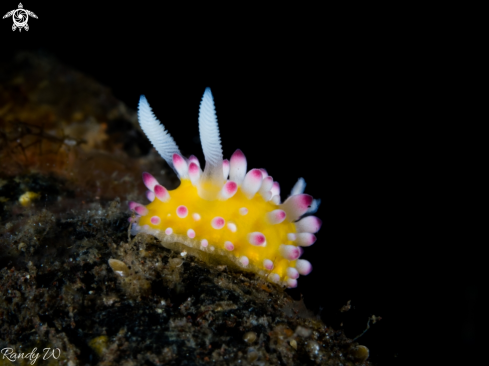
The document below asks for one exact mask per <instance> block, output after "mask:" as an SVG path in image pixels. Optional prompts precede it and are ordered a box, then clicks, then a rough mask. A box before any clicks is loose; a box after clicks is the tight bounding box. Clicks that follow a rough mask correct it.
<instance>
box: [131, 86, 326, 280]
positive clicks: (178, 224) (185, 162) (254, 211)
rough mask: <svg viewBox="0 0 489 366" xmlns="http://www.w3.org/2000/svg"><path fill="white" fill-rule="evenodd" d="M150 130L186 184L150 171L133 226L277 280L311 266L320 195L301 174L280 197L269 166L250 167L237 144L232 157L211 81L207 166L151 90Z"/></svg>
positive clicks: (205, 107) (144, 109)
mask: <svg viewBox="0 0 489 366" xmlns="http://www.w3.org/2000/svg"><path fill="white" fill-rule="evenodd" d="M139 121H140V124H141V127H142V129H143V131H144V132H145V133H146V135H147V136H148V138H149V139H150V140H151V142H152V143H153V145H154V146H155V148H156V149H157V150H158V152H160V154H161V155H162V157H163V158H164V159H165V160H166V161H167V162H168V164H169V165H170V166H171V167H173V168H174V169H175V171H176V173H177V175H178V176H179V178H180V180H181V184H180V186H179V187H178V188H177V189H175V190H172V191H168V190H166V188H164V187H163V186H161V185H160V184H159V183H158V182H157V180H156V179H155V178H154V177H153V176H152V175H151V174H149V173H143V182H144V184H145V185H146V187H147V188H148V191H147V198H148V199H149V200H150V201H151V203H149V204H148V205H146V206H144V205H142V204H139V203H136V202H130V203H129V207H130V209H131V210H133V211H135V212H136V218H134V219H132V220H131V221H132V233H133V235H136V234H137V233H140V232H145V233H147V234H151V235H154V236H155V237H157V238H158V239H160V240H161V241H162V243H163V244H165V243H175V242H177V243H181V244H184V245H186V246H188V247H190V248H193V249H196V250H199V251H202V252H206V253H208V254H209V255H211V256H213V257H215V258H216V262H219V258H222V259H224V258H225V261H227V262H229V261H232V262H233V263H235V264H236V265H237V266H239V267H241V268H242V269H244V270H248V271H253V272H255V273H257V274H258V275H260V276H262V277H264V278H266V279H268V280H269V281H271V282H274V283H277V284H280V285H282V286H287V287H296V286H297V278H298V277H299V275H301V274H302V275H307V274H308V273H310V271H311V270H312V266H311V264H310V263H309V262H308V261H307V260H303V259H299V258H300V256H301V255H302V253H303V250H302V247H307V246H310V245H312V244H313V243H314V242H315V241H316V237H315V236H314V235H313V234H314V233H316V232H317V231H318V230H319V228H320V227H321V221H320V220H319V219H318V218H317V217H314V216H310V215H309V216H308V214H310V213H312V212H314V211H315V210H316V209H317V206H318V205H319V203H318V202H317V201H316V200H313V198H312V197H311V196H309V195H307V194H303V193H302V192H303V190H304V187H305V182H304V180H303V179H302V178H301V179H299V181H298V182H297V184H296V185H295V187H294V188H293V190H292V193H291V196H289V198H288V199H287V200H286V201H285V202H283V203H281V202H280V189H279V185H278V183H277V182H274V181H273V178H272V177H270V176H269V175H268V173H267V172H266V170H265V169H251V170H250V171H248V172H246V167H247V166H246V165H247V163H246V158H245V156H244V154H243V153H242V152H241V150H237V151H236V152H235V153H234V154H233V156H232V157H231V159H230V161H228V160H223V159H222V149H221V144H220V138H219V130H218V127H217V119H216V116H215V111H214V103H213V98H212V94H211V92H210V89H209V88H207V89H206V91H205V93H204V96H203V98H202V102H201V106H200V112H199V127H200V136H201V141H202V146H203V150H204V155H205V158H206V166H205V169H204V171H202V170H201V168H200V163H199V161H198V159H197V158H196V157H195V156H191V157H189V158H188V159H186V158H184V157H183V156H182V155H181V154H180V152H179V150H178V147H177V146H176V144H175V142H174V141H173V139H172V138H171V136H170V135H169V134H168V133H167V132H166V131H165V130H164V127H163V126H162V125H161V124H160V123H159V121H158V120H157V119H156V118H155V117H154V115H153V113H152V111H151V108H150V107H149V104H148V103H147V101H146V98H145V97H144V96H142V97H141V100H140V104H139Z"/></svg>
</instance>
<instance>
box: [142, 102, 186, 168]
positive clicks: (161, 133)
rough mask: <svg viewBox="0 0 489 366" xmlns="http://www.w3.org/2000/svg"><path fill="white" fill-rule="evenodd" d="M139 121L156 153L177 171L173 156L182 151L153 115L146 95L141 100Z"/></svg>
mask: <svg viewBox="0 0 489 366" xmlns="http://www.w3.org/2000/svg"><path fill="white" fill-rule="evenodd" d="M138 119H139V124H140V125H141V128H142V130H143V131H144V133H145V134H146V136H147V137H148V139H149V141H151V143H152V144H153V146H154V148H155V149H156V151H158V152H159V154H160V155H161V157H162V158H163V159H165V161H166V162H167V163H168V165H169V166H171V167H172V168H173V170H175V167H174V166H173V159H172V157H173V154H179V155H182V154H181V153H180V149H179V148H178V146H177V144H176V143H175V141H174V140H173V137H171V136H170V134H169V133H168V132H167V131H166V130H165V127H164V126H163V125H162V124H161V123H160V121H158V119H157V118H156V117H155V115H154V114H153V111H152V110H151V107H150V106H149V103H148V101H147V100H146V97H145V96H144V95H141V98H140V99H139V107H138Z"/></svg>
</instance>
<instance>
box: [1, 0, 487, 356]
mask: <svg viewBox="0 0 489 366" xmlns="http://www.w3.org/2000/svg"><path fill="white" fill-rule="evenodd" d="M155 4H156V3H148V2H132V3H131V4H128V5H122V4H118V3H110V4H100V3H93V4H92V3H89V2H85V1H84V2H49V3H45V2H40V1H29V2H23V5H24V8H26V9H29V10H31V11H33V12H34V13H35V14H36V15H37V16H38V17H39V19H30V20H29V26H30V30H29V31H28V32H25V31H22V32H19V31H15V32H12V30H11V26H12V20H11V19H4V20H1V21H0V42H1V43H2V45H3V47H2V49H1V50H0V52H1V54H2V58H5V59H6V58H8V57H9V56H10V55H12V54H13V53H14V51H15V50H16V49H32V50H36V51H38V52H47V53H50V54H53V55H55V56H56V57H57V58H59V59H60V60H61V61H62V62H63V63H65V64H67V65H69V66H72V67H74V68H76V69H78V70H79V71H81V72H83V73H85V74H87V75H89V76H91V77H93V78H94V79H96V80H98V81H99V82H100V83H102V84H104V85H106V86H108V87H110V88H111V89H112V91H113V93H114V94H115V96H116V97H117V98H119V99H120V100H122V101H123V102H124V103H126V105H127V106H128V107H130V108H132V109H136V108H137V103H138V100H139V96H140V95H141V94H145V95H146V96H147V98H148V100H149V102H150V105H151V106H152V108H153V110H154V112H155V114H156V115H157V117H158V118H159V119H160V120H161V121H162V122H163V123H164V124H165V126H166V127H167V129H168V130H169V132H170V133H171V134H172V136H173V137H174V138H175V140H176V142H177V144H178V145H179V146H180V149H181V151H182V153H183V154H184V155H187V156H188V155H190V154H194V155H197V156H198V157H199V158H200V160H201V162H202V161H203V155H202V152H201V148H200V145H199V142H198V125H197V116H198V108H199V102H200V98H201V96H202V93H203V91H204V89H205V87H207V86H210V87H211V89H212V92H213V95H214V99H215V104H216V110H217V116H218V120H219V124H220V132H221V137H222V144H223V150H224V156H225V157H228V158H229V157H230V155H231V154H232V153H233V152H234V150H235V149H237V148H240V149H241V150H242V151H243V152H244V153H245V155H246V156H247V159H248V166H249V167H250V168H252V167H257V168H261V167H263V168H265V169H267V170H268V172H269V174H270V175H272V176H273V177H274V179H275V180H277V181H279V182H280V184H281V188H282V197H283V198H284V196H286V195H287V194H288V192H289V191H290V189H291V188H292V186H293V185H294V183H295V181H296V180H297V178H299V177H304V178H305V180H306V182H307V184H308V185H307V188H306V193H309V194H312V195H313V196H314V197H316V198H320V199H321V200H322V204H321V206H320V209H319V211H318V213H317V216H318V217H320V218H321V220H322V221H323V227H322V229H321V231H320V232H319V233H318V235H317V236H318V241H317V242H316V244H315V245H313V246H312V247H310V248H307V249H306V251H305V253H304V255H303V258H304V259H308V260H309V261H311V262H312V264H313V268H314V270H313V272H312V273H311V274H310V275H309V276H307V277H301V278H300V280H299V287H298V288H297V289H294V290H290V293H291V294H292V296H294V297H295V298H296V299H298V298H300V296H301V294H302V295H303V297H304V301H305V303H306V305H307V306H308V307H309V308H310V309H312V310H314V311H315V312H316V313H318V312H320V314H321V317H322V319H323V320H324V321H325V322H326V324H328V325H331V326H333V327H334V328H338V327H340V323H343V326H344V329H345V331H346V334H347V335H348V336H349V337H354V336H356V335H357V334H359V333H361V332H362V331H363V330H364V328H365V326H366V322H367V318H368V317H369V316H371V315H373V314H375V315H377V316H381V317H382V320H381V321H380V322H379V323H377V324H375V325H374V326H373V327H372V328H371V329H370V330H369V331H368V332H367V333H366V334H365V335H364V336H363V337H362V338H360V340H359V342H360V343H362V344H365V345H366V346H367V347H369V348H370V350H371V360H372V361H373V362H374V363H376V364H379V365H381V364H385V365H387V364H390V365H392V364H405V363H406V362H407V360H408V359H412V358H414V359H417V360H418V362H419V361H420V360H419V358H420V357H422V358H423V359H424V357H425V356H421V355H422V354H423V353H422V352H425V351H427V352H428V353H429V354H430V356H434V357H435V358H442V357H445V356H448V358H452V360H453V359H455V358H457V359H463V360H464V363H465V362H469V361H470V360H472V359H475V357H476V356H475V355H474V352H475V351H476V350H477V349H478V348H479V347H482V340H481V339H480V337H481V336H482V326H481V325H480V322H479V318H478V315H477V314H479V313H477V311H480V310H481V307H482V305H481V301H480V298H481V296H482V295H481V291H482V288H483V287H482V271H480V272H481V273H478V270H474V272H473V273H472V272H471V273H470V275H467V273H466V272H467V269H466V268H468V267H467V264H465V259H464V258H465V257H464V256H463V255H461V256H460V257H459V258H458V261H453V262H451V261H449V260H448V259H447V258H446V257H445V255H447V254H448V253H449V252H450V251H452V249H449V248H450V247H449V245H448V242H447V241H446V239H445V238H444V237H442V234H441V232H440V231H441V230H445V234H446V231H447V228H444V229H442V228H441V227H440V226H439V220H440V217H439V215H438V213H437V210H438V209H440V206H439V205H440V202H442V201H443V196H444V194H445V193H444V189H445V185H444V184H443V182H441V183H440V180H439V179H438V178H439V176H440V175H441V174H442V173H441V171H442V170H443V169H444V168H445V165H446V160H447V159H450V158H449V157H447V155H443V154H442V153H440V152H439V149H438V147H437V146H438V143H441V142H443V141H442V140H443V138H444V137H443V133H442V132H443V129H444V128H443V127H440V124H441V123H443V121H442V120H440V114H441V113H440V111H438V110H437V107H436V105H437V99H438V98H439V95H440V93H439V90H440V86H441V85H440V83H439V81H440V78H439V73H440V67H442V65H440V64H439V62H438V58H437V56H436V53H437V45H438V38H439V37H440V35H439V34H438V33H437V32H428V33H424V32H419V29H420V27H423V25H422V24H423V23H425V22H426V21H427V20H426V19H423V18H422V15H420V14H422V11H420V12H419V14H416V16H413V17H410V16H407V15H404V16H403V15H402V11H401V10H400V9H388V8H379V9H374V8H368V9H367V8H359V7H356V6H353V5H351V6H348V5H345V7H344V8H342V9H339V8H337V7H336V8H333V7H328V6H325V7H324V8H319V7H309V8H308V7H307V6H302V7H301V8H298V6H297V5H293V6H290V7H288V6H286V5H285V4H284V3H277V4H275V7H274V8H273V9H265V8H262V7H261V6H253V7H250V6H246V5H245V4H241V5H236V6H234V7H228V8H222V7H212V6H210V5H209V4H204V5H200V7H198V8H196V7H195V6H194V5H191V4H190V3H188V4H184V5H183V6H182V7H181V8H179V9H177V8H170V7H167V6H156V5H155ZM16 7H17V3H16V2H13V1H10V2H9V1H3V2H2V4H1V9H0V13H2V15H3V14H4V13H6V12H8V11H9V10H12V9H14V8H16ZM427 22H428V23H429V20H428V21H427ZM444 204H446V201H445V203H444ZM451 240H455V238H454V237H452V238H451ZM458 245H460V244H458ZM443 264H445V265H446V266H440V265H443ZM478 275H480V277H479V276H478ZM464 278H468V279H469V280H470V281H465V280H464ZM348 300H351V302H352V305H353V309H352V310H351V311H349V312H347V313H340V312H339V309H340V308H341V307H342V306H343V305H345V304H346V303H347V301H348ZM453 306H455V307H454V308H453ZM449 307H450V308H453V309H454V310H453V311H452V312H450V314H449V315H447V313H446V309H447V308H449ZM441 314H443V315H441ZM440 315H441V316H440ZM439 320H441V323H443V326H442V325H438V324H441V323H439ZM434 324H437V325H436V326H435V328H434V329H432V326H433V325H434ZM447 324H448V325H449V328H450V330H449V332H450V341H448V342H446V343H443V346H442V347H441V348H440V347H438V346H436V347H435V344H438V341H439V340H440V338H442V337H444V336H446V334H443V333H444V332H445V330H442V329H445V326H444V325H447ZM421 363H424V362H421Z"/></svg>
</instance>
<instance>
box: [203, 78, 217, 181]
mask: <svg viewBox="0 0 489 366" xmlns="http://www.w3.org/2000/svg"><path fill="white" fill-rule="evenodd" d="M199 131H200V141H201V143H202V150H204V156H205V161H206V162H207V163H209V164H211V165H213V166H218V165H219V166H221V165H222V147H221V138H220V137H219V126H218V125H217V117H216V110H215V108H214V98H213V97H212V93H211V89H210V88H206V89H205V91H204V96H203V97H202V101H201V102H200V109H199ZM221 174H222V173H221Z"/></svg>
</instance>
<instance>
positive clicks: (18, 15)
mask: <svg viewBox="0 0 489 366" xmlns="http://www.w3.org/2000/svg"><path fill="white" fill-rule="evenodd" d="M12 19H13V20H14V24H15V25H16V26H17V27H19V28H22V27H24V26H25V25H26V24H27V21H28V20H29V15H28V14H27V12H26V11H25V10H24V9H17V10H15V11H14V13H13V14H12Z"/></svg>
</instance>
